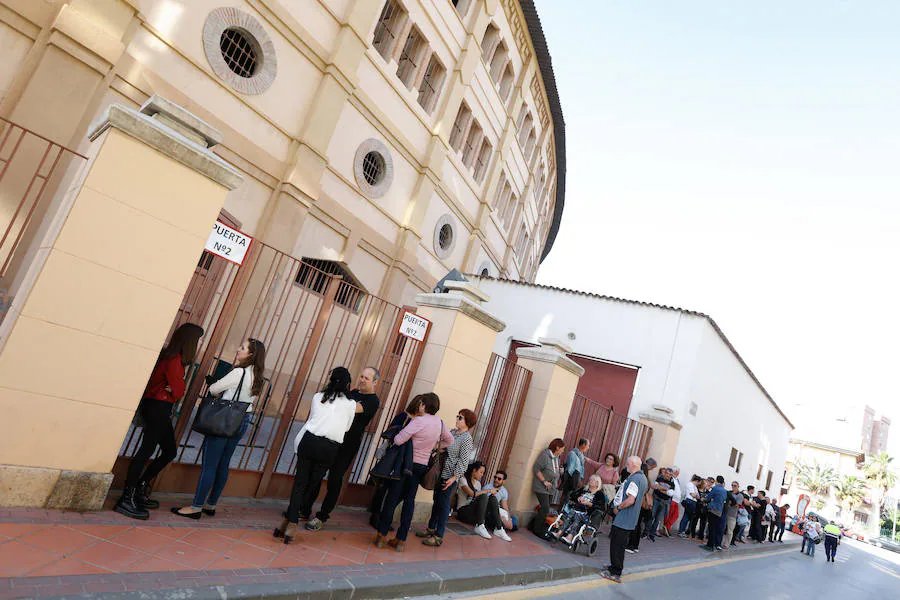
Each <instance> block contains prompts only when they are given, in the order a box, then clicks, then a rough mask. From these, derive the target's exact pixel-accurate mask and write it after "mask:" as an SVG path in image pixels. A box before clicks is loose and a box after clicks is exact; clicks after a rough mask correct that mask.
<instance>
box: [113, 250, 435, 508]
mask: <svg viewBox="0 0 900 600" xmlns="http://www.w3.org/2000/svg"><path fill="white" fill-rule="evenodd" d="M313 262H314V261H305V260H301V259H297V258H294V257H291V256H289V255H287V254H284V253H282V252H279V251H278V250H275V249H274V248H272V247H270V246H267V245H265V244H262V243H259V242H253V246H252V247H251V249H250V251H249V253H248V256H247V258H246V259H245V262H244V264H243V266H241V267H237V266H236V265H232V264H231V263H227V261H225V260H224V259H221V258H219V257H216V256H213V255H211V254H208V253H204V255H203V256H202V257H201V259H200V262H199V264H198V267H197V268H198V274H195V277H194V280H193V281H192V283H191V286H190V287H189V289H188V290H187V292H186V294H185V299H184V301H183V303H182V306H181V309H180V310H179V313H178V317H177V318H176V322H175V324H173V330H174V328H175V326H177V325H179V324H181V323H182V322H187V321H191V322H195V323H198V324H199V325H201V326H203V327H204V329H205V331H206V334H205V336H204V338H203V341H202V345H201V348H200V350H199V351H198V358H197V362H196V364H195V365H193V366H192V367H191V368H189V369H188V373H187V375H186V380H187V384H188V391H187V393H186V394H185V397H184V400H183V401H182V402H180V403H178V404H177V405H176V407H175V410H176V414H177V422H176V439H177V440H178V441H179V453H178V456H177V458H176V459H175V461H174V462H173V464H172V465H170V466H169V467H168V468H167V469H166V470H165V471H164V472H163V474H162V475H161V476H160V477H159V478H158V480H157V482H156V484H155V487H156V489H161V490H167V491H178V492H191V491H193V489H194V487H195V485H196V481H197V477H198V476H199V462H200V449H201V445H202V440H203V437H202V436H201V435H200V434H198V433H196V432H193V431H191V429H190V427H189V425H190V423H191V422H192V420H193V417H194V414H195V412H196V407H197V399H198V398H199V397H201V396H202V393H203V392H204V390H205V382H204V378H205V376H206V375H207V374H212V375H214V376H215V377H216V378H218V377H220V376H222V375H224V374H225V373H227V372H228V371H229V370H230V369H231V367H232V361H233V357H234V356H235V354H236V352H237V349H238V347H239V346H240V345H241V343H242V342H243V341H244V340H245V339H247V338H248V337H254V338H256V339H259V340H261V341H262V342H263V343H265V345H266V349H267V356H266V369H265V384H264V386H263V390H262V392H261V393H260V395H259V398H258V399H257V401H256V403H255V405H254V409H253V410H254V413H253V425H252V427H251V428H250V430H249V431H248V433H247V434H246V435H245V437H244V439H243V440H241V443H240V444H239V446H238V450H237V452H235V454H234V457H233V458H232V463H231V467H232V471H231V476H230V478H229V481H228V488H227V489H226V494H228V495H232V496H235V495H237V496H256V497H262V496H276V497H286V496H288V495H289V493H290V487H291V484H292V475H293V471H294V457H295V454H294V450H293V440H294V437H295V436H296V434H297V432H299V430H300V428H301V427H302V426H303V423H304V422H305V420H306V418H307V416H308V414H309V405H310V402H311V399H312V396H313V394H315V393H316V392H317V391H319V390H320V389H321V387H322V386H323V385H324V382H325V381H327V377H328V373H329V371H330V370H331V369H332V368H334V367H335V366H338V365H343V366H345V367H347V368H348V369H350V371H351V372H352V373H354V374H356V373H358V372H359V371H360V370H361V369H362V368H363V367H365V366H369V365H372V366H375V367H377V368H379V370H380V371H381V375H382V376H381V378H380V380H379V381H378V383H377V386H376V393H377V394H378V397H379V398H380V400H381V403H382V408H381V410H380V411H379V414H378V415H377V416H376V418H375V419H373V421H372V424H371V425H370V427H369V431H368V433H367V436H366V437H365V439H364V440H363V445H362V447H361V449H360V453H359V458H358V460H357V465H354V469H353V470H352V473H351V482H354V483H362V482H363V481H364V475H365V474H366V473H368V469H369V465H370V463H371V460H372V456H373V455H374V447H375V444H374V441H375V440H377V439H378V436H379V435H380V433H381V431H382V430H383V429H384V427H385V426H386V418H389V417H390V416H392V415H393V413H394V412H395V409H396V408H397V407H399V406H402V405H403V402H404V401H405V399H406V397H407V396H408V395H409V391H410V388H411V386H412V382H413V378H414V376H415V372H416V369H417V367H418V363H419V360H420V358H421V353H422V350H423V348H424V345H425V341H421V342H419V341H416V340H413V339H410V338H406V337H403V336H401V335H399V333H398V329H399V323H400V320H401V319H402V317H403V313H404V311H405V310H409V311H410V312H414V309H413V308H411V307H405V308H404V307H400V306H396V305H394V304H392V303H390V302H387V301H385V300H383V299H381V298H378V297H376V296H373V295H371V294H368V293H366V292H365V291H363V290H362V289H360V288H359V287H357V286H355V285H353V284H352V283H350V282H349V281H345V280H344V279H343V278H342V277H341V276H340V275H336V274H334V273H328V272H325V271H323V270H321V269H318V268H317V267H315V266H314V265H313ZM200 272H205V273H206V276H203V277H200V276H198V275H199V274H201V273H200ZM197 299H203V300H202V304H203V305H202V306H201V305H199V304H197V303H196V301H197ZM426 340H427V337H426ZM140 433H141V430H140V427H138V426H134V425H133V426H132V427H131V428H130V430H129V433H128V435H127V436H126V439H125V443H124V444H123V446H122V450H121V452H120V457H119V460H118V461H117V462H116V468H115V473H116V475H117V481H121V478H123V477H124V473H125V471H126V470H127V464H128V462H129V461H130V457H132V456H133V455H134V453H135V452H136V450H137V448H138V445H139V438H140Z"/></svg>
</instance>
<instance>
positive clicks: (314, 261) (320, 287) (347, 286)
mask: <svg viewBox="0 0 900 600" xmlns="http://www.w3.org/2000/svg"><path fill="white" fill-rule="evenodd" d="M334 275H340V276H341V277H343V282H342V283H341V286H340V288H338V291H337V295H336V296H335V297H334V302H335V304H337V305H339V306H343V307H344V308H346V309H348V310H350V311H351V312H354V313H355V312H359V309H360V308H361V307H362V304H363V301H364V300H365V297H366V294H365V292H363V291H362V286H361V285H360V284H359V282H358V281H357V280H356V278H355V277H353V275H351V274H350V271H348V270H347V269H346V268H344V266H343V265H341V264H340V263H338V262H336V261H333V260H324V259H320V258H304V259H303V260H302V261H301V262H300V269H299V270H298V271H297V277H295V278H294V283H296V284H297V285H299V286H302V287H305V288H307V289H308V290H310V291H312V292H313V293H316V294H320V295H322V294H324V293H325V289H326V286H327V285H328V282H329V281H330V280H331V279H332V277H331V276H334Z"/></svg>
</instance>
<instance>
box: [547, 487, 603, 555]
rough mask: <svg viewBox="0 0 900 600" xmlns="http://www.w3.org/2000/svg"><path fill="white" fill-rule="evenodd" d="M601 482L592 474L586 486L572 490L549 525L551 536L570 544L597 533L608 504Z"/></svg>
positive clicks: (584, 539)
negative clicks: (554, 519) (567, 499)
mask: <svg viewBox="0 0 900 600" xmlns="http://www.w3.org/2000/svg"><path fill="white" fill-rule="evenodd" d="M602 483H603V482H602V481H601V479H600V476H599V475H596V474H594V475H591V477H590V479H588V482H587V485H586V486H584V487H582V488H581V489H578V490H575V491H574V492H572V494H571V495H570V496H569V501H568V502H567V503H566V505H565V506H564V507H563V508H562V510H560V512H559V516H558V517H557V518H556V521H554V523H553V524H552V525H551V526H550V534H551V535H552V536H553V537H555V538H556V539H558V540H561V541H562V542H564V543H565V544H567V545H569V546H571V545H572V544H573V543H574V542H575V541H576V540H579V541H582V542H584V541H586V540H587V539H588V538H590V537H593V536H594V535H595V534H596V533H597V530H598V528H599V527H600V522H601V521H602V520H603V516H604V513H605V511H606V505H607V504H608V502H607V499H606V494H604V493H603V490H602V489H601V486H602Z"/></svg>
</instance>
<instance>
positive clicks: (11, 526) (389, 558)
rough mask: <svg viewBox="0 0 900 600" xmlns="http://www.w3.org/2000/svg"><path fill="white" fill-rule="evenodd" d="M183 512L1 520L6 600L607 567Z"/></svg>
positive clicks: (459, 534) (353, 524)
mask: <svg viewBox="0 0 900 600" xmlns="http://www.w3.org/2000/svg"><path fill="white" fill-rule="evenodd" d="M176 504H177V503H176V502H172V501H163V506H162V507H161V508H160V509H159V510H157V511H153V512H152V517H151V520H150V521H133V520H131V519H127V518H125V517H123V516H121V515H118V514H116V513H114V512H112V511H110V510H106V511H103V512H99V513H85V514H82V513H66V512H60V511H44V510H25V509H0V599H5V598H29V597H52V596H70V595H77V594H101V595H108V594H110V593H113V592H128V591H132V590H153V589H171V588H182V587H194V588H202V587H204V586H213V585H217V586H223V585H224V586H228V585H242V584H251V585H260V584H272V585H275V584H287V585H293V584H296V583H298V582H303V583H305V584H309V583H310V582H315V580H321V581H330V580H333V579H335V578H340V579H341V580H342V581H350V580H352V581H353V582H354V583H352V584H351V583H348V584H347V585H349V586H351V587H354V586H355V587H356V588H358V587H359V585H360V581H361V580H365V581H368V582H369V583H370V584H371V585H376V584H377V583H378V581H379V580H380V579H381V578H384V577H387V579H388V580H390V582H392V583H394V582H398V581H402V580H410V577H412V578H413V579H415V577H416V576H418V577H422V574H423V573H431V572H437V573H440V574H441V576H444V575H445V573H447V572H451V573H452V572H459V573H462V574H467V575H471V574H472V573H473V572H475V571H478V570H484V569H494V570H500V571H504V572H505V573H507V574H509V573H513V572H515V573H525V572H527V571H529V570H535V569H536V570H538V571H539V572H540V570H542V569H543V570H544V571H553V570H554V569H556V570H557V571H558V572H557V573H556V575H557V576H559V577H561V576H563V574H564V571H561V570H560V569H563V568H568V569H581V568H582V567H583V566H584V567H586V568H595V567H597V566H599V565H601V564H604V559H605V558H606V557H607V556H608V546H607V544H606V541H607V539H608V538H606V537H605V536H604V537H603V538H601V540H602V544H601V547H600V549H599V551H598V553H597V556H595V557H594V558H586V557H584V556H576V555H573V554H571V553H570V552H568V551H566V550H561V549H555V548H553V547H552V546H551V545H550V544H547V543H545V542H542V541H540V540H538V539H536V538H535V537H533V536H532V535H531V534H529V533H527V532H517V533H514V534H513V542H512V543H507V542H504V541H502V540H499V539H496V538H495V539H492V540H483V539H481V538H480V537H477V536H475V535H472V534H471V528H469V527H465V526H462V525H459V524H451V526H450V530H449V531H448V533H447V535H446V537H445V542H444V545H443V546H442V547H441V548H438V549H435V548H430V547H427V546H423V545H422V544H421V543H419V540H418V539H417V538H414V537H413V536H412V535H410V539H409V540H408V545H407V549H406V552H403V553H398V552H395V551H393V550H392V549H389V548H385V549H377V548H375V547H374V546H372V544H371V542H372V537H373V530H372V529H371V528H370V527H369V525H368V522H367V520H368V519H367V517H368V515H367V514H366V513H363V512H361V511H354V510H345V511H340V512H338V513H335V515H334V516H333V518H332V519H331V520H330V521H329V522H328V525H327V527H326V528H325V529H323V530H322V531H319V532H306V531H302V532H301V534H300V536H299V538H298V540H296V541H295V542H294V543H292V544H290V545H285V544H283V543H281V541H280V540H276V539H275V538H273V537H272V528H273V527H274V526H275V525H276V524H278V522H279V521H280V514H281V510H282V509H283V505H282V503H277V502H267V501H260V502H249V501H248V502H245V503H242V504H239V505H232V506H223V507H221V508H220V511H219V514H218V515H217V516H216V517H213V518H210V517H204V518H202V519H200V520H198V521H193V520H188V519H184V518H181V517H177V516H176V515H173V514H171V513H170V512H169V507H170V506H173V505H176ZM775 546H778V545H777V544H776V545H775ZM749 549H750V548H749V547H739V548H738V549H736V550H735V552H742V551H746V550H749ZM729 554H730V553H729ZM706 556H708V555H707V554H706V553H705V552H703V551H702V550H700V549H699V548H697V544H696V543H693V542H690V541H687V540H680V539H677V538H672V539H660V540H658V541H657V542H656V543H650V542H647V541H646V540H645V541H644V542H643V543H642V544H641V552H640V553H639V554H637V555H629V556H628V557H627V559H626V560H627V566H628V567H629V568H632V569H636V568H647V567H648V566H649V565H654V564H662V563H667V562H672V561H679V560H682V561H683V560H692V559H698V560H703V559H705V557H706ZM486 559H489V560H486ZM565 572H568V571H565ZM569 576H571V575H569ZM360 578H362V579H360ZM426 579H427V577H426ZM294 587H296V586H294ZM291 589H294V588H291ZM387 597H390V596H389V595H388V596H387Z"/></svg>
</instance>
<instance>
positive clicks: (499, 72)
mask: <svg viewBox="0 0 900 600" xmlns="http://www.w3.org/2000/svg"><path fill="white" fill-rule="evenodd" d="M508 61H509V50H507V49H506V44H505V43H504V42H500V44H499V45H498V46H497V50H495V51H494V56H492V57H491V62H490V75H491V80H492V81H493V82H494V83H497V84H499V83H500V78H501V77H502V76H503V69H504V67H506V63H507V62H508Z"/></svg>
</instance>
